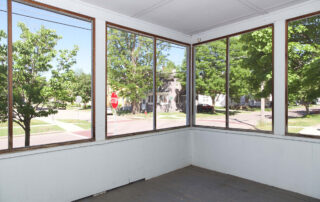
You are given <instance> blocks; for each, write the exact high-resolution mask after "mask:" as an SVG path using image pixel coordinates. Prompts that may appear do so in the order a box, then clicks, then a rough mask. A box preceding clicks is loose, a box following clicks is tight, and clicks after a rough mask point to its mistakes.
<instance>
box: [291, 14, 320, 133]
mask: <svg viewBox="0 0 320 202" xmlns="http://www.w3.org/2000/svg"><path fill="white" fill-rule="evenodd" d="M288 26H289V27H288V37H289V38H288V132H289V133H298V134H305V135H316V136H319V135H320V15H317V16H313V17H309V18H305V19H301V20H297V21H292V22H290V23H289V24H288Z"/></svg>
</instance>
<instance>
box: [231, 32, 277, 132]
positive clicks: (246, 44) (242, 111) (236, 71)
mask: <svg viewBox="0 0 320 202" xmlns="http://www.w3.org/2000/svg"><path fill="white" fill-rule="evenodd" d="M229 43H230V46H229V47H230V51H229V56H230V63H229V65H230V69H229V127H230V128H237V129H247V130H257V131H260V130H262V131H272V65H273V64H272V28H271V27H270V28H265V29H260V30H257V31H253V32H249V33H245V34H241V35H237V36H234V37H231V38H230V42H229Z"/></svg>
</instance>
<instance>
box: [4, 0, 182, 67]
mask: <svg viewBox="0 0 320 202" xmlns="http://www.w3.org/2000/svg"><path fill="white" fill-rule="evenodd" d="M0 9H1V10H6V1H5V0H0ZM12 11H13V13H19V14H23V15H27V16H32V17H36V18H41V19H45V20H49V21H54V22H59V23H64V24H67V25H73V26H77V27H81V28H83V29H81V28H77V27H71V26H67V25H61V24H57V23H53V22H47V21H42V20H38V19H33V18H28V17H24V16H19V15H15V14H13V17H12V21H13V42H14V41H16V40H18V39H19V36H20V34H21V31H20V29H19V28H17V23H18V22H23V23H24V24H26V25H27V27H28V28H29V29H30V30H31V31H32V32H36V31H37V30H39V28H40V27H41V25H44V26H45V27H46V28H49V29H53V30H56V33H57V34H58V35H60V36H62V39H61V40H59V41H58V44H57V46H56V49H57V50H59V49H68V50H71V49H72V48H73V47H74V45H78V46H79V52H78V55H77V58H76V59H77V64H76V65H75V66H74V67H73V69H74V70H76V71H77V70H82V71H83V72H85V73H91V61H92V59H91V58H92V57H91V43H92V37H91V33H92V32H91V23H90V22H87V21H83V20H79V19H75V18H71V17H67V16H64V15H61V14H56V13H54V12H50V11H46V10H41V9H38V8H34V7H31V6H26V5H24V4H21V3H16V2H13V4H12ZM6 18H7V17H6V13H5V12H0V20H1V21H0V29H2V30H6V29H7V27H6V26H7V24H6V21H7V19H6ZM185 50H186V49H185V47H183V46H177V45H173V47H172V48H171V49H170V51H169V56H168V59H169V60H171V61H173V62H174V63H175V64H176V65H181V63H182V61H183V59H184V57H185ZM54 63H55V62H53V64H54Z"/></svg>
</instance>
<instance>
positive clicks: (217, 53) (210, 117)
mask: <svg viewBox="0 0 320 202" xmlns="http://www.w3.org/2000/svg"><path fill="white" fill-rule="evenodd" d="M226 51H227V45H226V39H220V40H216V41H213V42H209V43H205V44H202V45H199V46H196V47H195V66H196V68H195V92H196V95H195V96H196V98H195V105H196V111H195V112H196V117H195V121H196V124H197V125H202V126H214V127H225V126H226V70H227V68H226V67H227V66H226V65H227V63H226V62H227V61H226V56H227V54H226Z"/></svg>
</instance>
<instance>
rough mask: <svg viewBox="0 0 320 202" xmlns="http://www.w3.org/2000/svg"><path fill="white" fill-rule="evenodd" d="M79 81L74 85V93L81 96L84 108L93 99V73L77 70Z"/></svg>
mask: <svg viewBox="0 0 320 202" xmlns="http://www.w3.org/2000/svg"><path fill="white" fill-rule="evenodd" d="M75 79H76V81H77V83H76V84H75V86H74V95H75V96H81V98H82V102H83V103H84V108H85V109H86V105H87V103H88V102H89V101H90V100H91V75H90V74H86V73H83V72H79V73H78V72H77V73H76V75H75Z"/></svg>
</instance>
